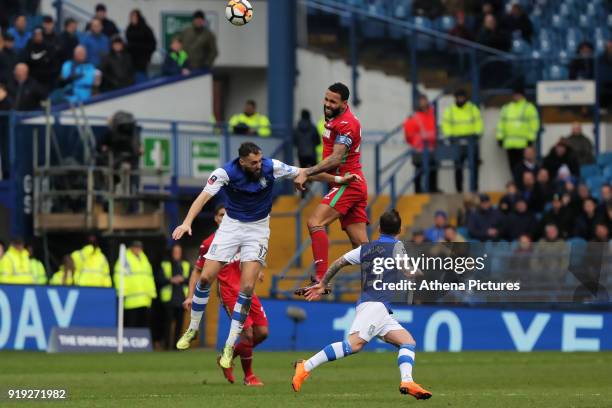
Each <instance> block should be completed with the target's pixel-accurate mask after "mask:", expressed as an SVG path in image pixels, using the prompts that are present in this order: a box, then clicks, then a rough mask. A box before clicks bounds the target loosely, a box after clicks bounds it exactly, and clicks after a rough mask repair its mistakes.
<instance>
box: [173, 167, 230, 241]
mask: <svg viewBox="0 0 612 408" xmlns="http://www.w3.org/2000/svg"><path fill="white" fill-rule="evenodd" d="M228 181H229V176H228V175H227V172H226V171H225V170H224V169H221V168H219V169H217V170H215V171H213V173H212V174H211V175H210V177H209V178H208V181H207V182H206V187H204V190H202V192H201V193H200V194H199V195H198V197H197V198H196V199H195V200H194V201H193V203H192V204H191V207H190V208H189V212H187V216H186V217H185V220H183V223H182V224H181V225H179V226H178V227H176V228H175V229H174V232H173V233H172V238H173V239H175V240H179V239H181V237H182V236H183V235H185V233H187V234H189V235H191V224H193V220H195V218H196V217H197V216H198V214H199V213H200V211H202V208H204V206H205V205H206V203H207V202H208V201H209V200H210V199H211V198H212V197H214V196H215V194H217V193H218V192H219V190H221V187H223V186H224V185H226V184H227V183H228Z"/></svg>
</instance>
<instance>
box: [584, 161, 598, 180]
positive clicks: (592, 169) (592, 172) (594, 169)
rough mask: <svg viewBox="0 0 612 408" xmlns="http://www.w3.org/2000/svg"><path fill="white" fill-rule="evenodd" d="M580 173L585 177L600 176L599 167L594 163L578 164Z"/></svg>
mask: <svg viewBox="0 0 612 408" xmlns="http://www.w3.org/2000/svg"><path fill="white" fill-rule="evenodd" d="M580 175H581V176H582V178H585V179H586V178H589V177H593V176H600V175H601V169H600V168H599V166H598V165H596V164H585V165H583V166H580Z"/></svg>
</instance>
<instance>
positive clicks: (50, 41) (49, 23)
mask: <svg viewBox="0 0 612 408" xmlns="http://www.w3.org/2000/svg"><path fill="white" fill-rule="evenodd" d="M42 29H43V39H44V41H45V44H47V46H48V47H49V48H50V49H51V50H52V51H53V54H54V55H56V54H58V52H59V37H58V35H57V34H56V33H55V21H53V17H51V16H48V15H47V16H43V21H42Z"/></svg>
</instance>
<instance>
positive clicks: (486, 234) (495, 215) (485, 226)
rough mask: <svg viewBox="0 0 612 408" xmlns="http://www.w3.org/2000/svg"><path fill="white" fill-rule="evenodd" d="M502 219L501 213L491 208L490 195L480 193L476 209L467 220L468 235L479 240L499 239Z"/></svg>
mask: <svg viewBox="0 0 612 408" xmlns="http://www.w3.org/2000/svg"><path fill="white" fill-rule="evenodd" d="M502 221H503V217H502V214H501V213H500V212H499V210H498V209H497V208H493V205H492V204H491V197H489V195H488V194H481V195H480V204H479V205H478V209H477V210H476V211H474V212H473V213H472V214H470V216H469V218H468V221H467V229H468V233H469V236H470V238H473V239H477V240H479V241H490V240H491V241H496V240H499V238H500V229H501V227H502Z"/></svg>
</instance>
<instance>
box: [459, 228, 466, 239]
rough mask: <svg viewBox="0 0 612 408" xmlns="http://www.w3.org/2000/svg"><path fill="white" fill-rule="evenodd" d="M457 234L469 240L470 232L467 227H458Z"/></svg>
mask: <svg viewBox="0 0 612 408" xmlns="http://www.w3.org/2000/svg"><path fill="white" fill-rule="evenodd" d="M457 234H459V235H461V236H462V237H463V238H465V239H468V238H469V234H468V230H467V228H466V227H457Z"/></svg>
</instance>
